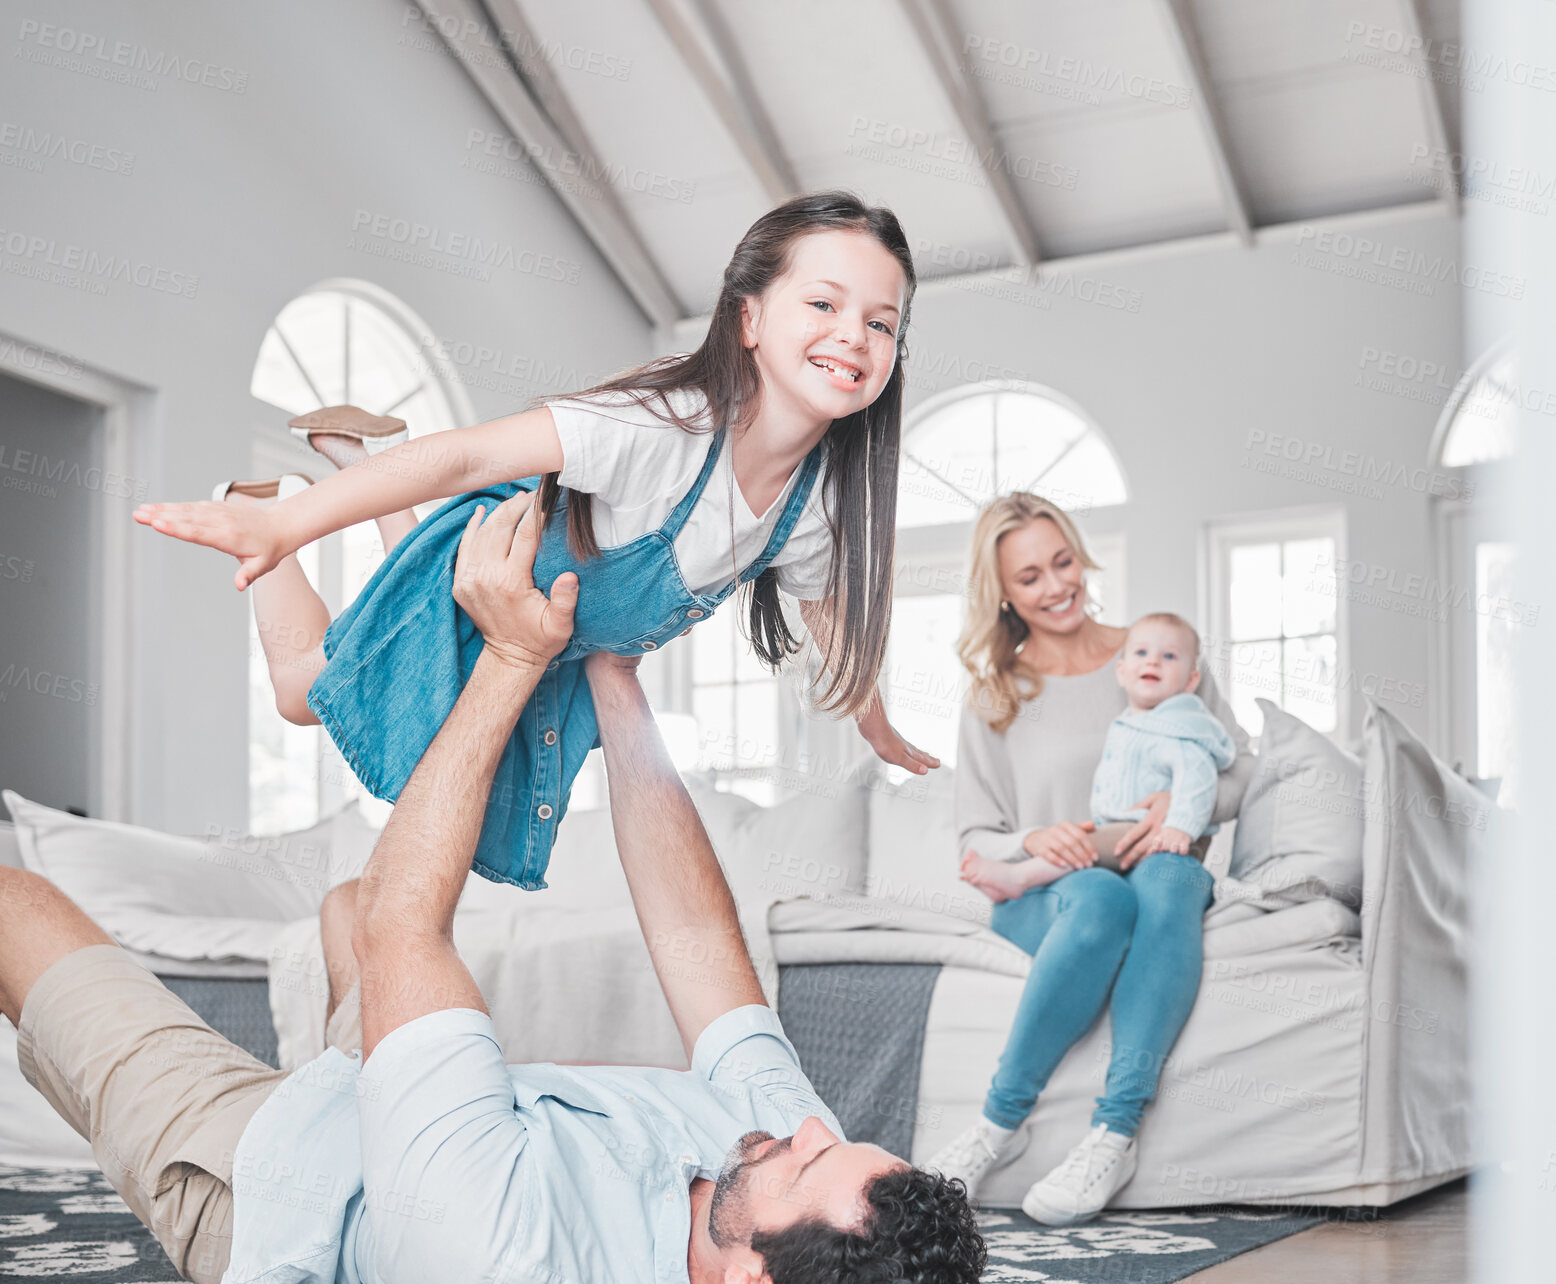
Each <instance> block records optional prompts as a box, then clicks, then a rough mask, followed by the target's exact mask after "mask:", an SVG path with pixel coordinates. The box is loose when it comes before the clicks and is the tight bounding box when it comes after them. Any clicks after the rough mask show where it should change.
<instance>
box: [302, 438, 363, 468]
mask: <svg viewBox="0 0 1556 1284" xmlns="http://www.w3.org/2000/svg"><path fill="white" fill-rule="evenodd" d="M308 444H309V445H310V446H312V447H313V448H314V449H315V450H316V451H318V452H319V454H321V455H323V456H324V457H325V458H326V459H327V460H329V461H330V463H332V464H334V465H335V467H336V468H350V467H351V465H352V464H360V463H361V462H362V461H363V460H364V459H366V458H367V447H366V446H364V445H363V444H362V441H361V438H359V437H347V436H344V435H343V434H341V433H338V432H310V433H309V434H308Z"/></svg>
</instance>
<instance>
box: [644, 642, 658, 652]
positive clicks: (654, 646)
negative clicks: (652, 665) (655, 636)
mask: <svg viewBox="0 0 1556 1284" xmlns="http://www.w3.org/2000/svg"><path fill="white" fill-rule="evenodd" d="M643 649H644V650H645V651H657V650H658V649H659V643H657V642H645V643H643Z"/></svg>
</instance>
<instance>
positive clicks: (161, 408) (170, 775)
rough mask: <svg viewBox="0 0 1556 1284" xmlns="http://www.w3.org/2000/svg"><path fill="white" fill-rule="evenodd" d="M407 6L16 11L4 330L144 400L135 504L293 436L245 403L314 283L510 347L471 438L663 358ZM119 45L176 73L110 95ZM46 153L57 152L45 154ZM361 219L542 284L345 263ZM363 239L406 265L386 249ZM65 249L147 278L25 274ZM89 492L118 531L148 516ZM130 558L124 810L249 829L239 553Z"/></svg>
mask: <svg viewBox="0 0 1556 1284" xmlns="http://www.w3.org/2000/svg"><path fill="white" fill-rule="evenodd" d="M408 11H413V7H412V6H407V5H405V4H400V3H393V2H392V0H335V2H332V3H330V4H328V5H313V4H306V3H303V2H302V0H278V2H277V3H271V4H263V5H237V4H222V5H208V4H203V3H198V0H183V2H181V3H171V4H165V5H157V6H150V7H139V8H137V9H136V10H135V12H134V13H133V14H132V13H131V12H130V11H129V10H127V9H125V8H123V7H122V6H120V5H116V4H113V3H109V2H107V0H82V2H81V3H75V4H72V5H70V6H69V7H68V16H62V13H61V9H60V7H59V6H55V5H47V4H43V3H39V2H38V0H28V2H25V3H23V4H20V5H17V6H13V7H12V8H11V10H10V12H9V16H8V25H7V31H8V33H9V47H8V48H6V49H5V51H4V54H5V65H6V74H5V76H4V77H3V78H0V162H3V164H0V184H3V186H4V190H5V202H4V206H3V214H0V233H3V234H0V270H3V288H0V334H3V335H6V336H9V337H11V338H14V339H19V340H22V341H25V342H27V343H32V344H40V345H46V346H49V347H52V348H55V349H58V350H61V351H62V352H64V353H66V354H68V356H69V357H70V358H71V359H72V360H73V361H74V362H76V363H78V364H79V366H80V367H81V368H84V369H98V370H102V371H105V372H108V373H111V374H113V375H116V376H119V377H120V378H122V379H126V380H129V381H132V382H135V383H138V384H142V385H145V386H146V387H148V388H150V389H151V390H152V391H153V393H154V398H153V401H152V407H153V408H152V413H151V423H150V427H149V431H148V432H147V433H146V434H145V435H144V438H143V439H142V440H138V441H136V442H135V443H134V464H133V468H132V471H133V473H134V475H135V490H136V491H137V492H138V494H139V498H159V499H161V498H169V499H171V498H198V497H203V496H205V495H207V494H208V493H209V491H210V487H211V485H212V483H213V482H215V481H216V480H218V479H221V478H225V477H233V476H247V475H250V474H249V470H250V466H251V464H250V461H251V452H252V449H253V443H254V435H255V432H256V430H257V431H259V432H260V433H261V434H262V435H266V434H268V435H270V436H272V437H276V438H278V439H279V436H280V434H281V433H282V432H284V429H283V428H282V426H281V425H282V421H283V420H284V416H283V415H281V414H280V413H279V412H276V411H274V410H272V409H270V408H268V407H264V406H262V405H260V404H259V403H257V402H256V401H254V400H253V398H251V397H250V396H249V392H248V387H249V376H250V372H251V370H252V367H253V363H254V357H255V353H256V351H257V349H258V345H259V343H260V340H261V338H262V337H263V335H264V333H265V330H266V327H267V326H268V325H269V323H270V321H271V319H272V318H273V317H274V316H275V314H276V313H277V312H278V311H279V310H280V309H281V307H282V306H283V305H284V304H285V303H286V302H287V301H288V300H289V299H290V298H292V297H293V296H294V295H296V294H297V293H299V292H300V291H302V290H304V289H306V288H308V287H309V286H312V285H314V284H316V283H318V282H319V281H321V280H324V279H326V278H330V277H353V278H359V279H366V280H369V281H372V282H375V283H377V284H378V285H380V286H383V287H384V288H386V289H388V290H389V291H391V292H393V293H394V294H396V295H397V296H399V297H400V298H401V299H402V300H404V301H405V302H406V303H407V304H409V305H410V307H411V308H412V309H414V310H415V311H416V312H418V313H419V314H420V315H421V316H422V318H424V319H425V321H426V322H427V323H428V324H429V325H430V326H431V328H432V330H433V332H434V333H435V334H436V335H437V336H439V337H440V338H443V339H445V340H449V341H454V342H461V341H471V342H473V343H480V344H485V345H487V346H488V347H491V348H495V349H497V350H499V352H500V354H501V355H499V356H496V357H492V358H489V359H488V360H487V361H486V362H485V363H484V364H483V365H481V366H480V367H479V368H477V367H474V366H470V367H466V368H465V369H464V370H463V371H462V373H464V374H466V375H467V376H468V378H469V381H470V382H471V384H472V385H473V386H472V387H471V388H470V395H471V397H472V400H473V402H474V404H475V408H476V410H477V411H478V413H479V416H480V417H482V418H486V417H491V416H493V415H496V414H500V413H504V412H506V411H509V410H511V409H515V408H518V407H519V406H522V405H523V404H524V403H525V402H526V400H527V399H528V397H529V396H530V395H532V394H534V393H537V392H542V391H552V390H560V389H564V388H568V387H576V386H580V385H581V383H582V382H584V381H585V380H588V379H590V378H591V377H592V376H594V375H596V374H598V373H600V372H602V371H607V370H613V369H617V368H619V367H621V366H624V365H627V364H629V363H631V362H634V361H637V360H640V359H643V358H644V357H646V356H648V355H649V353H650V351H651V339H650V330H649V327H648V325H647V323H646V321H645V320H644V318H643V317H642V315H641V314H640V313H639V312H638V311H637V309H636V308H635V307H634V306H633V304H632V303H631V301H630V299H629V298H628V296H627V295H626V294H625V292H624V291H623V290H622V289H621V288H620V287H619V285H618V284H617V283H616V281H615V278H614V277H613V276H612V274H611V273H610V271H609V269H608V268H607V267H606V265H605V264H604V262H603V261H602V260H601V259H600V257H599V256H598V255H597V254H596V253H595V252H594V251H593V250H592V248H591V247H590V245H589V243H588V241H587V239H586V238H585V237H584V236H583V234H582V233H581V232H580V231H579V230H578V229H577V227H576V225H575V224H574V222H573V220H572V219H571V217H570V216H569V215H568V214H567V213H566V211H565V210H564V209H563V207H562V206H561V204H560V203H559V202H558V201H557V199H556V198H555V197H554V196H553V195H552V194H551V192H550V190H549V189H548V188H547V187H545V186H544V184H543V183H541V182H540V181H539V180H538V178H537V180H536V181H535V182H533V183H529V182H523V181H518V180H515V179H512V178H500V177H495V176H491V175H488V174H482V173H479V172H477V171H474V170H471V169H467V168H465V167H464V166H463V164H462V162H463V161H464V159H465V155H466V153H465V140H466V137H467V131H468V130H470V129H471V128H472V127H479V128H483V129H491V128H493V127H495V121H494V119H493V118H492V117H491V116H490V114H489V111H488V109H487V108H486V107H485V105H484V102H483V101H482V100H481V98H480V97H479V95H478V93H477V92H476V90H475V89H474V87H473V86H472V85H471V83H470V82H469V80H468V78H467V76H466V75H465V72H464V71H463V69H462V68H461V67H460V66H459V65H458V64H457V63H455V62H454V61H453V60H452V59H451V58H450V57H449V56H448V55H447V54H446V53H445V52H444V51H443V48H442V45H441V43H440V42H438V41H437V40H436V39H435V38H432V37H429V36H427V35H425V34H424V33H419V32H418V31H417V30H416V29H415V27H414V26H409V25H407V24H406V21H405V19H406V14H407V12H408ZM50 23H52V24H62V25H60V26H56V28H54V29H50V28H49V27H47V26H46V25H44V24H50ZM118 42H124V46H123V47H122V48H120V49H119V50H118V51H117V56H118V57H119V58H121V59H123V58H128V59H129V60H130V61H131V65H132V67H133V64H134V63H135V61H137V60H139V61H140V62H141V64H142V65H143V66H147V65H149V66H153V67H155V66H158V65H160V66H161V68H162V74H152V73H142V74H143V76H144V79H143V81H142V82H141V84H140V85H136V84H124V83H115V82H114V80H113V79H111V76H112V74H113V73H114V72H115V71H122V70H123V66H122V64H120V63H116V62H115V61H114V60H113V58H114V55H115V51H116V44H117V43H118ZM83 43H87V44H88V45H89V46H90V47H89V49H88V52H87V53H85V54H84V55H83V53H82V52H81V46H82V44H83ZM61 46H65V47H67V48H68V52H67V50H66V48H62V47H61ZM101 52H106V53H107V54H108V55H109V56H108V57H107V58H100V57H98V56H97V55H98V54H99V53H101ZM39 59H41V60H43V61H41V62H40V61H36V60H39ZM61 64H62V65H61ZM175 66H176V67H178V68H179V69H181V70H182V73H183V74H185V75H188V76H190V77H192V83H191V81H188V80H184V79H180V78H179V77H178V76H177V75H174V74H169V73H170V71H171V70H172V69H173V68H174V67H175ZM104 73H108V74H107V75H105V74H104ZM202 76H208V77H209V79H210V80H211V81H212V82H213V83H212V84H211V85H205V84H201V83H199V81H200V79H201V77H202ZM147 84H150V85H152V86H153V87H149V88H148V87H144V86H145V85H147ZM239 85H241V87H242V92H237V88H238V86H239ZM222 86H227V87H226V88H223V87H222ZM29 130H30V131H32V133H31V134H30V135H29V134H27V133H26V131H29ZM44 136H49V137H50V138H57V139H63V140H64V141H65V142H66V143H67V144H68V145H69V149H68V153H67V155H66V156H63V157H62V156H54V155H50V154H49V148H50V146H51V145H52V144H51V143H50V142H49V141H48V138H44ZM40 139H42V140H43V141H42V142H40ZM34 148H41V149H42V150H41V152H40V151H38V150H33V149H34ZM94 148H95V149H96V150H95V152H94V150H93V149H94ZM69 154H74V155H76V156H79V157H80V158H81V161H80V162H79V163H77V162H75V161H72V160H71V159H70V158H69ZM40 160H41V170H40V169H39V168H37V163H38V162H39V161H40ZM94 161H95V163H93V162H94ZM521 164H522V162H519V161H515V162H513V166H514V167H518V166H520V165H521ZM359 211H367V212H369V213H370V214H372V215H382V216H384V217H385V218H387V219H406V220H411V221H413V222H420V223H422V224H425V225H427V226H429V227H430V228H435V229H436V230H437V231H436V235H437V236H438V237H439V238H440V239H439V244H440V245H445V246H446V245H449V244H450V243H451V242H452V241H453V239H454V238H457V237H463V238H465V239H466V240H467V241H468V240H469V239H470V238H481V239H483V240H484V241H485V242H486V243H488V244H492V243H498V244H500V245H501V246H504V247H507V248H508V249H509V250H511V253H512V259H513V261H514V262H515V263H517V264H519V265H520V267H521V268H523V267H528V268H530V269H531V270H528V271H526V270H518V269H515V268H510V267H504V266H499V267H495V268H492V269H491V271H490V280H485V281H483V280H479V279H476V278H473V277H471V276H468V275H456V274H455V273H454V272H452V271H449V270H446V269H448V268H450V267H453V268H459V267H461V266H462V265H464V264H466V263H467V262H468V261H467V260H464V259H462V258H461V257H460V256H459V254H458V253H435V254H433V255H432V262H433V266H426V265H423V264H418V263H410V262H401V261H396V260H394V259H392V258H387V257H382V256H374V255H371V254H369V253H365V252H363V251H362V250H360V249H358V248H353V246H352V245H351V244H350V243H349V242H350V238H351V237H352V235H353V224H354V222H355V221H357V219H358V212H359ZM369 230H370V229H369ZM360 231H361V229H358V235H359V236H360ZM31 238H40V240H39V241H37V242H34V241H32V239H31ZM368 241H369V243H370V244H372V245H374V246H375V247H377V248H380V249H389V250H391V251H392V250H395V249H397V248H400V246H399V244H398V243H397V242H396V241H395V240H394V239H393V236H392V235H390V236H380V237H377V238H373V237H371V236H370V237H369V238H368ZM71 247H76V249H75V251H74V252H75V253H78V254H85V253H87V252H95V254H96V255H97V256H99V258H100V259H106V258H107V257H109V256H115V257H118V258H127V259H129V260H131V261H132V262H133V263H134V264H135V265H136V271H137V273H139V274H140V275H141V277H142V279H145V280H146V281H148V282H152V281H155V284H147V285H144V286H142V285H136V284H134V283H133V282H131V281H127V280H122V279H110V280H108V281H107V282H106V284H104V283H102V282H101V279H100V278H99V281H98V282H97V283H96V284H90V285H88V287H87V288H78V286H77V284H75V283H73V282H72V281H64V282H61V281H58V280H51V279H48V278H47V277H40V276H39V275H37V273H39V272H44V273H47V272H49V271H50V268H49V261H50V260H53V261H54V262H63V261H68V260H67V256H68V255H69V254H71V253H72V252H73V251H72V249H71ZM529 255H546V256H551V257H550V258H549V259H545V260H541V261H540V262H538V263H537V262H535V261H534V260H533V259H532V258H530V257H527V256H529ZM553 261H554V262H553ZM157 273H160V274H161V275H160V276H156V274H157ZM557 275H560V276H562V277H563V278H564V279H561V280H557V279H553V278H554V277H555V276H557ZM574 275H575V278H576V279H575V280H571V281H570V280H568V279H566V278H567V277H569V276H574ZM186 288H187V290H188V291H189V292H190V293H192V295H193V297H185V296H183V295H181V294H179V293H178V292H177V291H179V290H180V289H186ZM99 291H100V292H99ZM529 361H532V362H534V363H535V365H534V368H533V370H531V369H529V368H527V367H526V366H525V365H524V364H522V363H524V362H529ZM97 498H98V499H99V500H100V502H102V503H103V504H105V505H107V506H108V507H109V508H110V509H111V510H112V511H111V513H110V514H109V519H110V520H114V521H122V522H125V523H129V516H128V514H129V511H130V509H131V507H132V504H130V503H129V502H125V501H121V500H113V499H108V498H104V497H102V496H98V497H97ZM8 502H10V501H8V500H7V499H6V498H5V496H4V494H3V493H0V503H8ZM131 540H132V545H133V566H134V570H133V586H132V588H133V591H132V595H131V600H132V602H133V613H134V618H133V622H132V624H131V626H130V629H129V631H128V635H127V637H126V644H127V645H129V646H131V647H132V648H133V650H134V653H135V659H134V668H133V672H134V673H135V675H136V686H135V690H134V693H133V696H134V716H133V719H132V723H133V746H134V747H133V753H132V755H131V758H132V763H131V767H132V774H133V780H132V786H131V790H132V799H133V802H132V807H131V811H132V818H133V819H135V820H138V821H141V822H144V823H148V824H153V825H158V826H163V827H167V828H170V829H174V830H184V831H198V830H201V829H203V828H204V827H205V826H206V825H207V824H208V823H220V824H235V823H240V822H242V821H243V819H244V816H245V813H246V809H247V778H246V771H247V750H246V743H245V732H244V722H245V718H246V707H247V706H246V680H247V677H246V667H245V654H246V636H245V628H246V623H245V612H246V611H247V601H246V599H245V598H242V597H240V596H239V595H237V594H236V593H234V592H233V591H232V588H231V579H230V576H231V566H230V565H229V564H228V562H227V560H226V559H225V558H223V557H221V556H219V555H217V554H215V553H212V552H210V551H208V550H204V549H198V548H193V547H187V546H182V545H178V544H175V543H174V542H173V541H170V540H167V539H164V538H163V537H161V536H158V535H156V534H154V533H152V532H151V531H149V530H147V529H143V528H140V527H133V529H132V530H131Z"/></svg>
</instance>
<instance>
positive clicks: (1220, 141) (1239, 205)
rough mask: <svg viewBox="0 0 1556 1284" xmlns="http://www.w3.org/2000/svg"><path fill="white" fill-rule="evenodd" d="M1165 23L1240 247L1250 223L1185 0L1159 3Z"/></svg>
mask: <svg viewBox="0 0 1556 1284" xmlns="http://www.w3.org/2000/svg"><path fill="white" fill-rule="evenodd" d="M1159 3H1160V4H1161V7H1162V11H1163V16H1164V18H1165V20H1166V25H1167V34H1168V36H1169V37H1171V39H1172V43H1173V46H1174V48H1175V50H1176V51H1177V55H1178V62H1179V64H1180V65H1181V66H1182V68H1183V73H1184V76H1185V77H1186V78H1187V80H1188V82H1189V88H1190V90H1192V92H1193V98H1194V114H1195V116H1196V117H1197V118H1198V120H1199V127H1200V132H1201V133H1202V134H1203V135H1204V138H1205V146H1206V147H1207V148H1208V149H1209V151H1210V163H1211V165H1212V167H1213V168H1214V169H1215V171H1216V183H1217V185H1218V186H1219V187H1220V188H1221V206H1222V208H1223V209H1224V210H1225V211H1226V224H1227V227H1228V228H1230V229H1231V230H1232V231H1233V232H1234V233H1236V235H1237V239H1238V240H1240V241H1241V242H1242V243H1243V244H1244V245H1247V246H1251V245H1252V244H1253V220H1252V219H1250V218H1249V217H1248V202H1247V199H1246V198H1245V197H1244V195H1243V190H1242V185H1241V184H1240V183H1239V182H1238V180H1237V171H1236V170H1235V169H1234V168H1233V166H1232V150H1231V148H1230V147H1229V146H1228V144H1227V133H1226V121H1225V119H1224V118H1223V117H1222V115H1221V105H1220V103H1219V102H1218V101H1217V100H1216V98H1215V97H1214V96H1213V95H1212V93H1211V89H1210V73H1209V71H1208V70H1207V68H1206V63H1205V51H1204V48H1203V46H1202V45H1201V44H1200V40H1199V32H1198V30H1196V28H1195V26H1194V18H1193V15H1192V14H1190V13H1189V4H1188V0H1159Z"/></svg>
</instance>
